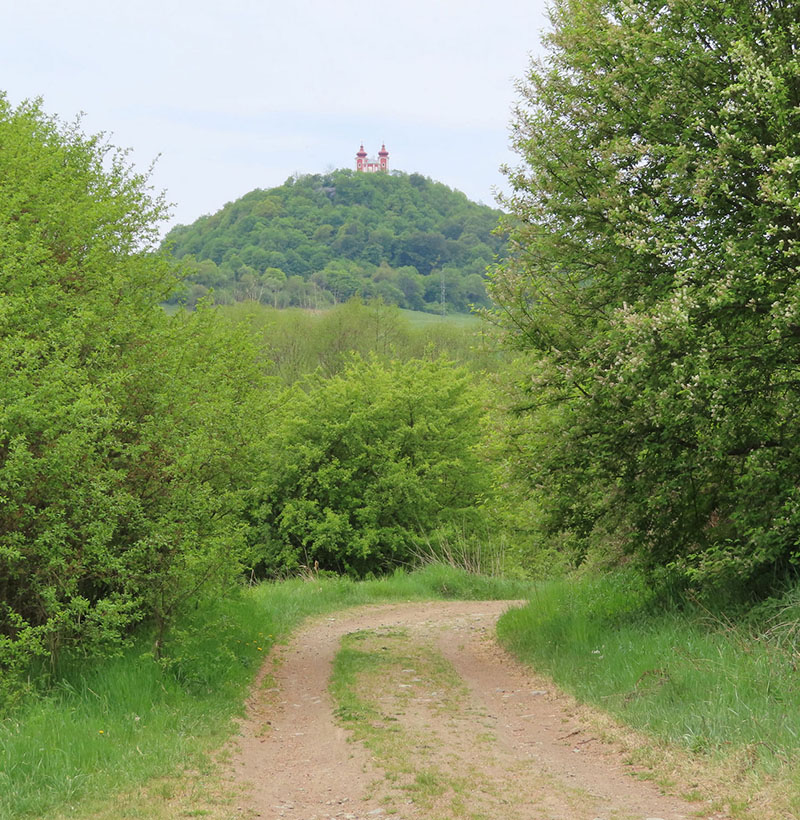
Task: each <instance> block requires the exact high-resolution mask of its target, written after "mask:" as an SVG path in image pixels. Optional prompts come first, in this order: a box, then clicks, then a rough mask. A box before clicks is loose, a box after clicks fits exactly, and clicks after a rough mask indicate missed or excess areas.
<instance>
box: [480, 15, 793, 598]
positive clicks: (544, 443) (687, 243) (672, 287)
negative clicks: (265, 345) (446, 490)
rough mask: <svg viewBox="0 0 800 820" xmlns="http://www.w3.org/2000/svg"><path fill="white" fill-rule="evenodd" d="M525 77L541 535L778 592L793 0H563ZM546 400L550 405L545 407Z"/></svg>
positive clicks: (787, 409) (787, 387) (528, 297)
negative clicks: (545, 528)
mask: <svg viewBox="0 0 800 820" xmlns="http://www.w3.org/2000/svg"><path fill="white" fill-rule="evenodd" d="M551 20H552V24H553V31H552V33H551V34H550V35H549V36H548V38H547V46H548V48H549V54H548V57H547V58H546V59H545V60H544V61H543V62H540V63H534V64H533V65H532V67H531V70H530V73H529V75H528V76H527V78H526V80H525V81H524V82H523V83H521V84H520V93H521V97H522V102H521V104H520V107H519V110H518V112H517V116H516V120H515V122H514V143H515V147H516V148H517V150H518V152H519V153H520V154H521V156H522V157H523V160H524V165H523V166H521V167H520V168H518V169H515V170H513V171H510V172H509V175H510V180H511V183H512V186H513V194H512V195H511V196H510V198H509V200H508V203H507V204H508V206H509V208H510V210H511V211H512V213H513V217H514V219H513V221H509V227H510V230H511V232H512V243H513V248H514V252H513V256H514V259H513V261H511V262H509V264H507V265H505V266H503V267H501V268H499V269H498V270H497V271H496V273H495V274H494V277H493V283H492V287H491V290H492V294H493V296H494V298H495V299H496V301H497V302H498V303H499V304H500V305H501V321H502V322H503V324H504V325H505V327H506V330H507V333H508V336H509V338H510V340H511V341H512V342H513V343H514V344H516V345H517V346H518V347H520V348H522V349H528V350H533V351H536V352H537V353H538V356H539V358H538V362H537V364H536V366H535V367H532V366H530V365H529V367H530V368H531V371H530V372H529V374H528V375H527V376H526V377H525V378H524V379H520V380H519V382H520V384H522V385H524V386H523V387H521V390H522V396H521V398H520V403H521V404H524V406H527V407H528V408H531V409H532V417H531V424H532V425H533V427H534V428H538V429H540V430H547V431H548V435H547V437H546V438H543V437H541V436H535V435H533V434H532V439H531V446H530V449H528V450H527V453H526V455H527V459H526V465H527V466H526V468H525V469H527V470H528V471H529V472H530V474H531V476H532V483H533V484H534V485H536V486H537V487H539V488H540V492H542V493H543V494H544V495H545V496H546V497H547V498H548V499H549V500H550V501H551V502H552V503H551V505H550V509H551V511H552V516H551V520H550V525H551V530H552V531H564V532H568V533H571V534H572V536H574V537H575V538H577V539H578V540H579V541H580V542H582V543H583V545H584V549H585V548H586V545H589V544H591V543H592V539H594V542H595V543H597V541H598V540H602V541H603V542H605V543H608V539H609V535H611V536H612V537H614V538H616V540H617V542H618V543H620V544H622V545H623V546H624V547H625V548H626V549H628V550H631V551H633V552H634V553H635V554H637V555H638V556H640V557H641V558H642V560H643V561H644V562H645V563H646V564H647V565H648V566H649V567H650V568H651V569H653V570H654V571H655V570H658V569H659V568H663V567H667V568H669V569H670V573H671V574H673V575H674V574H677V575H678V576H679V577H682V578H684V579H688V580H689V581H692V582H697V583H700V584H703V585H710V586H711V587H712V588H716V589H717V590H729V591H734V592H735V591H740V592H741V591H743V590H753V589H767V588H769V587H770V585H771V584H774V582H775V579H776V578H778V577H780V576H781V575H782V573H784V572H786V571H788V570H790V569H791V568H793V567H794V566H795V565H796V562H797V560H798V558H800V554H798V551H797V544H798V542H800V495H798V490H797V482H796V465H797V463H798V458H799V457H800V436H798V428H797V424H796V422H795V419H796V418H797V412H798V409H800V408H799V407H798V403H799V401H800V393H799V392H798V383H797V379H796V375H795V372H796V362H797V361H798V356H799V355H800V331H798V328H799V327H800V324H798V320H797V317H798V316H799V315H800V301H798V300H799V299H800V288H798V277H797V271H798V269H800V268H798V255H799V254H800V245H799V244H798V240H800V234H799V233H798V230H799V229H798V226H799V225H800V222H799V221H798V218H797V217H798V205H797V197H796V191H797V189H798V182H799V181H800V179H799V176H800V160H798V157H800V105H798V103H800V62H799V61H800V57H799V56H798V53H797V41H798V34H800V29H799V28H798V25H799V24H798V22H797V20H798V18H797V8H796V6H795V4H793V3H788V4H787V3H783V2H771V0H766V2H761V3H752V2H749V0H724V1H723V0H714V1H713V2H708V3H699V4H698V3H692V2H688V0H675V1H674V2H670V3H669V4H664V3H660V2H659V3H654V2H649V0H634V1H633V2H627V0H626V2H622V0H559V2H556V3H555V5H554V7H553V11H552V14H551ZM555 407H558V408H559V409H558V411H557V412H556V411H555V410H554V409H553V408H555Z"/></svg>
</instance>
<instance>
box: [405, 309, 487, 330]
mask: <svg viewBox="0 0 800 820" xmlns="http://www.w3.org/2000/svg"><path fill="white" fill-rule="evenodd" d="M400 314H401V315H402V316H405V318H406V319H407V320H408V323H409V325H410V326H411V327H428V326H429V325H435V324H445V325H450V326H452V327H469V328H477V327H478V326H479V325H480V322H481V319H480V317H479V316H477V315H476V314H474V313H446V314H445V315H444V316H442V315H441V313H425V312H423V311H420V310H406V309H405V308H400Z"/></svg>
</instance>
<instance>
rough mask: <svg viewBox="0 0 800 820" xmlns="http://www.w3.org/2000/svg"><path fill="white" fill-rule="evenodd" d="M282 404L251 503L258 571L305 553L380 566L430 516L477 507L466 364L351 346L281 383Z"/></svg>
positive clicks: (285, 566) (455, 517) (472, 516)
mask: <svg viewBox="0 0 800 820" xmlns="http://www.w3.org/2000/svg"><path fill="white" fill-rule="evenodd" d="M282 406H283V412H282V421H281V423H280V425H279V426H278V427H276V428H275V431H274V432H275V435H274V437H273V438H272V439H271V446H270V451H271V456H270V457H269V459H268V461H269V466H268V469H267V471H266V472H265V474H264V475H263V476H262V477H261V480H260V481H259V482H258V483H257V485H256V486H255V487H254V490H253V498H252V503H251V516H252V530H251V533H252V535H251V537H252V539H253V547H254V553H255V554H256V555H257V557H258V559H259V569H260V571H261V572H263V573H265V574H269V575H274V574H280V573H282V572H285V571H287V570H292V569H294V568H296V567H297V566H299V565H305V566H313V565H314V562H315V561H317V562H319V565H320V566H321V567H323V568H324V569H327V570H336V571H343V572H348V573H350V574H353V575H364V574H365V573H368V572H380V571H384V570H386V569H388V568H391V567H393V566H396V565H397V564H399V563H403V562H407V561H409V560H410V559H411V557H412V555H413V551H414V548H415V546H418V545H419V543H420V539H421V538H422V537H424V536H430V535H431V534H432V533H433V532H434V531H435V530H436V529H437V528H440V527H443V526H446V525H448V524H456V525H458V526H464V527H465V528H469V526H470V525H471V524H475V523H476V520H477V519H478V518H479V516H480V511H479V505H480V503H481V501H482V499H483V495H484V493H485V492H486V491H487V490H488V486H487V481H486V470H485V467H484V465H483V464H482V462H481V460H480V457H479V454H478V444H479V442H480V440H481V434H482V429H481V419H482V416H483V406H482V400H481V396H480V391H479V390H478V389H477V388H476V387H475V385H474V381H473V380H472V379H471V378H470V377H469V376H468V374H467V373H466V371H464V370H460V369H457V368H454V367H453V366H452V364H451V363H450V362H447V361H445V360H442V359H439V360H434V361H431V360H410V361H408V362H406V363H399V362H391V363H388V364H385V363H381V362H379V361H378V360H377V359H375V358H373V359H369V360H364V359H361V358H359V357H356V358H352V359H351V361H350V363H349V365H348V366H347V367H346V368H345V369H344V370H343V371H342V372H341V373H339V374H338V375H335V376H332V377H331V378H328V379H322V378H319V377H314V378H312V379H311V380H310V381H309V382H308V384H307V385H305V389H299V388H293V389H291V390H290V391H289V392H287V394H286V397H285V399H284V401H283V402H282Z"/></svg>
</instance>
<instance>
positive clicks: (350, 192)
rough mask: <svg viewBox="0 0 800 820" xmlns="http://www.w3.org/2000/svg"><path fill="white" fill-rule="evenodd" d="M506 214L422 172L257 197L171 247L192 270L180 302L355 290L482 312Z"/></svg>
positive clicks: (332, 180)
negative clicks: (500, 225) (500, 222)
mask: <svg viewBox="0 0 800 820" xmlns="http://www.w3.org/2000/svg"><path fill="white" fill-rule="evenodd" d="M499 216H500V212H499V211H497V210H495V209H493V208H490V207H488V206H486V205H480V204H477V203H475V202H472V201H470V200H469V199H468V198H467V197H466V196H465V195H464V194H462V193H461V192H459V191H454V190H452V189H451V188H448V187H447V186H446V185H443V184H442V183H439V182H434V181H433V180H431V179H428V178H426V177H423V176H421V175H420V174H404V173H400V172H397V171H394V172H392V173H391V174H390V175H389V174H359V173H356V172H354V171H349V170H339V171H334V172H332V173H329V174H315V175H308V176H300V177H290V178H289V179H288V180H287V181H286V182H285V183H284V184H283V185H281V186H279V187H277V188H271V189H269V190H261V189H256V190H254V191H251V192H250V193H248V194H246V195H245V196H243V197H241V198H240V199H238V200H236V201H235V202H230V203H228V204H227V205H225V207H223V208H222V209H221V210H220V211H218V212H217V213H215V214H211V215H210V216H203V217H201V218H200V219H198V220H197V221H196V222H194V223H193V224H192V225H188V226H178V227H176V228H174V229H173V230H172V231H171V232H170V233H169V234H168V236H167V237H166V239H165V243H164V244H165V246H166V247H168V248H170V249H171V251H172V253H173V254H174V256H175V257H177V258H179V259H181V260H183V261H185V262H186V263H188V266H189V272H188V277H187V280H186V288H185V291H184V293H183V294H178V295H177V296H176V297H175V298H180V297H182V298H183V299H185V300H186V301H188V302H189V303H190V304H193V303H195V302H196V301H197V300H198V299H199V298H201V297H203V296H205V295H206V293H208V291H209V290H212V289H213V292H214V300H215V301H216V302H218V303H221V304H226V303H231V302H233V301H240V300H256V301H261V302H263V303H265V304H269V305H272V306H273V307H290V306H298V307H315V308H317V307H324V306H326V305H329V304H335V303H337V302H341V301H345V300H347V299H349V298H350V297H352V296H353V295H355V294H358V295H360V296H361V297H363V298H365V299H369V298H376V297H380V298H382V299H383V300H384V301H385V302H386V303H388V304H392V305H398V306H399V307H403V308H410V309H412V310H437V311H438V310H440V309H441V307H442V305H441V301H442V282H444V292H445V305H446V309H447V310H449V311H451V312H452V311H456V312H464V311H468V310H469V309H470V305H486V304H487V297H486V291H485V289H484V274H485V270H486V267H487V265H489V264H491V263H492V262H494V261H495V260H496V258H497V257H498V256H501V255H502V254H503V250H504V247H505V242H504V240H503V239H502V238H501V237H499V236H495V235H493V233H492V232H493V231H494V229H495V228H496V226H497V223H498V218H499Z"/></svg>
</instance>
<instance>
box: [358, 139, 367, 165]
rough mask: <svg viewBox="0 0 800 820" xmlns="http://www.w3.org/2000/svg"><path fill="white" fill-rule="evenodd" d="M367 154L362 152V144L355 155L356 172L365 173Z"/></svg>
mask: <svg viewBox="0 0 800 820" xmlns="http://www.w3.org/2000/svg"><path fill="white" fill-rule="evenodd" d="M366 165H367V152H366V151H365V150H364V143H363V142H362V143H361V148H359V149H358V153H356V171H366V170H367V169H366Z"/></svg>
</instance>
